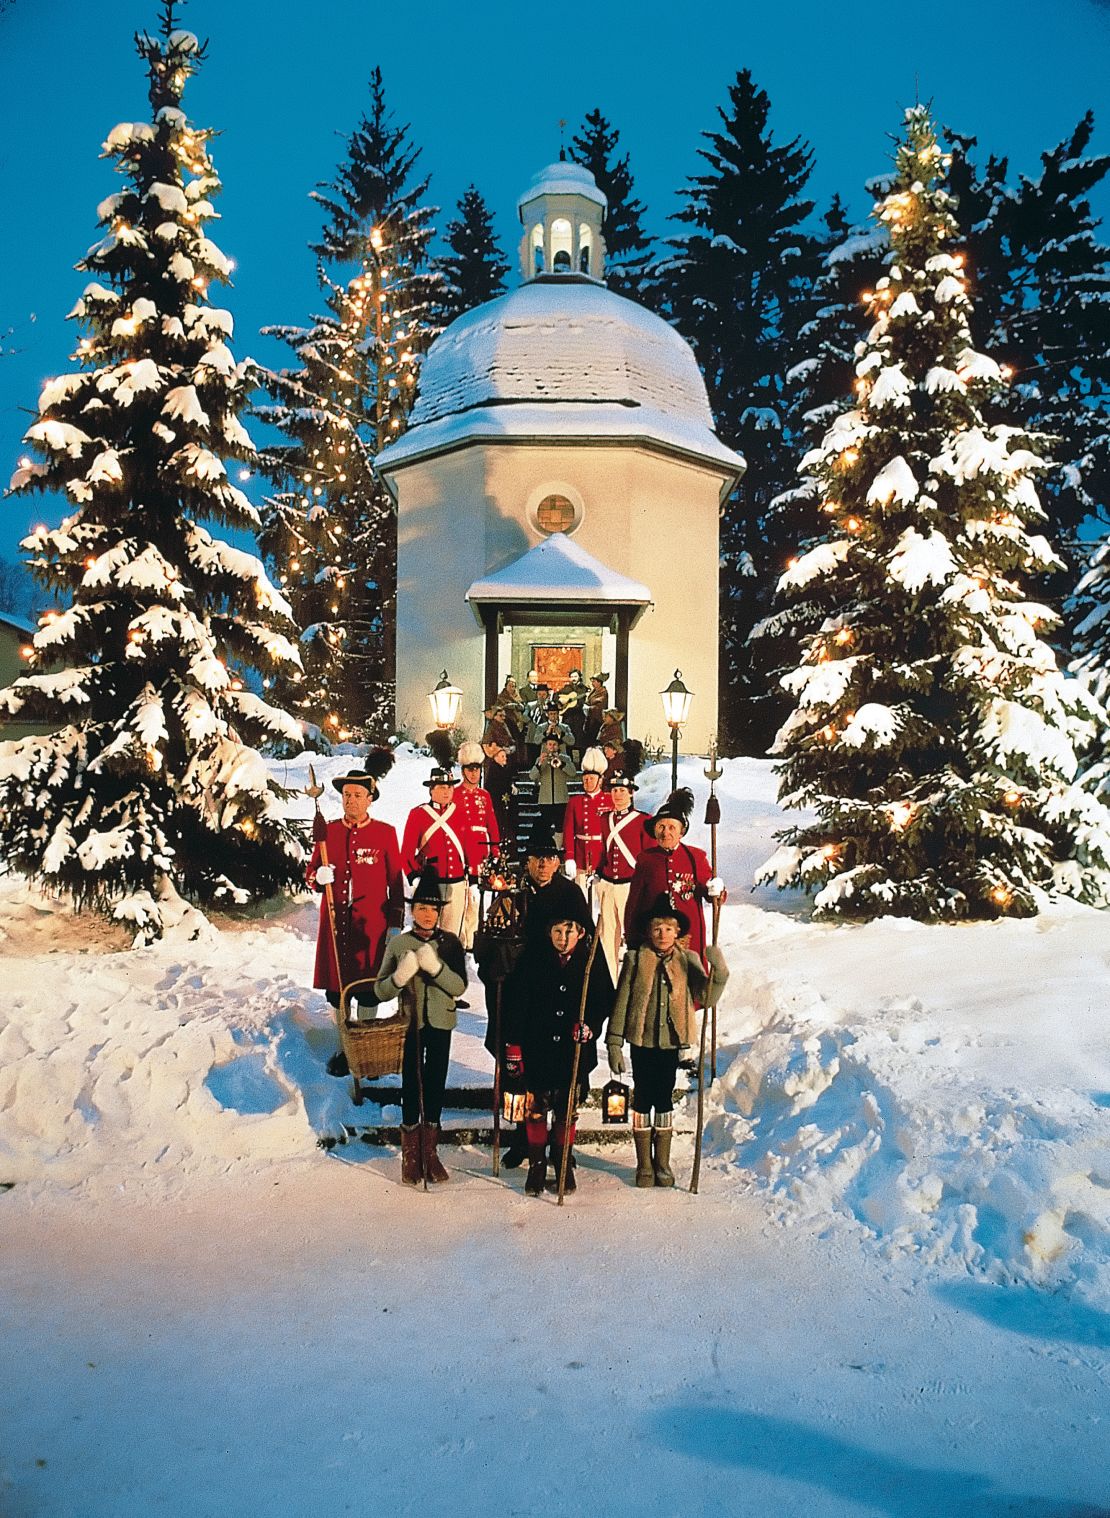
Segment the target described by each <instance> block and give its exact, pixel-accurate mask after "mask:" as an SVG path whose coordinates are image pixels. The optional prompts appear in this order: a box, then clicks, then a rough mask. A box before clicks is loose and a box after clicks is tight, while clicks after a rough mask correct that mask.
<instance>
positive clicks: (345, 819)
mask: <svg viewBox="0 0 1110 1518" xmlns="http://www.w3.org/2000/svg"><path fill="white" fill-rule="evenodd" d="M389 762H390V763H392V756H390V759H389ZM332 785H334V786H335V788H336V790H337V791H339V793H340V795H341V796H342V797H343V816H342V817H340V818H337V819H336V820H335V821H333V822H329V823H327V824H326V827H325V833H324V839H323V845H322V846H321V844H320V843H317V844H316V846H315V847H314V848H313V850H312V858H311V859H310V860H309V863H308V871H307V878H308V887H309V890H312V891H319V892H321V893H324V887H325V885H330V886H331V888H332V890H331V894H332V901H333V903H334V906H335V943H334V944H333V941H332V930H331V921H330V919H329V914H328V903H327V897H326V894H325V895H324V899H323V900H322V901H321V902H320V925H319V930H318V933H317V937H316V973H315V975H314V976H313V981H312V984H313V985H314V986H316V987H318V988H319V989H321V990H323V991H324V992H325V993H326V995H327V999H328V1002H329V1004H330V1005H331V1006H333V1007H338V1005H339V993H340V990H341V987H342V986H343V985H347V984H349V983H350V982H351V981H353V980H364V979H370V978H372V977H373V976H375V975H376V974H377V971H378V965H379V964H380V962H381V958H382V953H383V951H384V949H385V940H386V935H387V934H388V932H389V929H390V928H399V927H400V926H401V924H402V923H403V922H404V919H405V897H404V884H403V881H402V878H401V851H400V849H399V848H398V846H397V834H396V833H395V832H394V830H393V828H392V827H391V826H390V824H389V823H388V822H377V821H375V819H374V818H372V817H371V816H370V805H371V803H372V802H373V800H374V798H375V797H376V796H377V794H378V777H377V776H376V775H374V774H371V773H369V771H366V770H357V771H352V772H351V773H349V774H346V775H338V776H336V778H335V779H334V780H333V781H332ZM323 851H326V853H327V859H328V862H327V864H326V865H325V864H324V863H323ZM336 944H338V947H339V964H338V965H336V962H335V945H336ZM346 1065H347V1061H346V1059H345V1058H344V1057H343V1054H342V1051H340V1052H339V1054H338V1055H335V1056H333V1057H332V1059H331V1060H330V1061H329V1062H328V1070H329V1072H330V1073H331V1074H333V1075H346V1073H347V1069H346Z"/></svg>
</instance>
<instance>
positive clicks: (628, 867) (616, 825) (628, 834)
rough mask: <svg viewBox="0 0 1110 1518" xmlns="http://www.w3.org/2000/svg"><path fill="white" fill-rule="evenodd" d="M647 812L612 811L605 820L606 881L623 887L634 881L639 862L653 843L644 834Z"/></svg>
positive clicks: (603, 872) (603, 865)
mask: <svg viewBox="0 0 1110 1518" xmlns="http://www.w3.org/2000/svg"><path fill="white" fill-rule="evenodd" d="M646 821H647V813H646V812H638V811H637V810H636V808H635V807H631V808H630V809H629V810H628V811H627V812H619V813H618V812H614V811H610V812H609V813H608V814H607V815H606V817H605V818H604V832H605V837H604V838H603V840H602V844H601V849H602V857H601V869H600V870H599V871H598V873H599V874H600V876H601V878H602V879H603V880H611V881H612V882H613V884H614V885H623V884H624V883H625V881H628V880H631V879H632V875H633V872H634V870H635V868H636V861H637V859H639V857H640V855H641V854H642V853H643V851H644V850H645V849H646V848H647V847H648V845H649V844H650V843H651V835H650V834H648V833H645V832H644V823H645V822H646Z"/></svg>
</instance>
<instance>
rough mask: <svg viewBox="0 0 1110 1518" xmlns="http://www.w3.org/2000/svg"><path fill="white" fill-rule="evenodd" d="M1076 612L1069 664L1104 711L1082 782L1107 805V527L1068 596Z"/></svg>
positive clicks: (1109, 608)
mask: <svg viewBox="0 0 1110 1518" xmlns="http://www.w3.org/2000/svg"><path fill="white" fill-rule="evenodd" d="M1072 612H1073V615H1075V616H1076V619H1077V620H1076V628H1075V638H1074V646H1075V657H1074V659H1073V660H1072V664H1071V668H1072V670H1073V671H1074V672H1075V673H1076V674H1077V675H1079V676H1080V677H1081V678H1082V679H1085V680H1086V681H1087V683H1088V685H1089V686H1090V687H1091V690H1092V691H1093V692H1094V694H1095V696H1096V697H1097V699H1098V700H1099V702H1101V704H1102V707H1103V711H1104V713H1107V715H1104V716H1103V719H1102V721H1101V722H1100V723H1099V726H1098V731H1097V732H1096V733H1095V735H1094V738H1093V739H1092V741H1091V743H1090V744H1089V745H1088V747H1087V749H1086V750H1085V751H1084V753H1083V756H1082V765H1083V773H1082V779H1083V784H1084V785H1085V786H1086V787H1087V789H1088V790H1090V791H1093V792H1094V794H1095V795H1096V796H1098V797H1099V799H1100V800H1102V801H1103V802H1105V803H1106V805H1107V806H1110V530H1106V529H1104V530H1103V535H1102V539H1101V541H1100V542H1099V543H1098V545H1097V547H1096V548H1095V550H1094V552H1093V553H1092V554H1091V559H1090V563H1089V565H1088V567H1087V571H1086V573H1085V574H1084V575H1083V577H1082V578H1081V579H1080V581H1079V584H1078V585H1077V586H1076V589H1075V594H1074V596H1073V597H1072Z"/></svg>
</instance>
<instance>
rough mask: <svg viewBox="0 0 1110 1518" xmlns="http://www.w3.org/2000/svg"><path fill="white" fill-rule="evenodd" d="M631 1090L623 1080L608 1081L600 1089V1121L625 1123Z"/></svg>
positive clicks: (630, 1099)
mask: <svg viewBox="0 0 1110 1518" xmlns="http://www.w3.org/2000/svg"><path fill="white" fill-rule="evenodd" d="M631 1101H632V1092H631V1090H630V1089H629V1088H628V1087H627V1086H626V1085H625V1084H624V1082H623V1081H617V1080H613V1081H609V1083H608V1084H607V1085H605V1086H603V1087H602V1090H601V1121H602V1122H603V1123H627V1121H628V1109H629V1106H630V1104H631Z"/></svg>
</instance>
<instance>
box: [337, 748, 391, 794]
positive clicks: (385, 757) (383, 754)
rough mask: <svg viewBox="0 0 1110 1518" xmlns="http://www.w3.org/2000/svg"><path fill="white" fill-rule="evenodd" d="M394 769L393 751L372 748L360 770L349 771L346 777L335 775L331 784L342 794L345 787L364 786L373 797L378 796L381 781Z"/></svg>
mask: <svg viewBox="0 0 1110 1518" xmlns="http://www.w3.org/2000/svg"><path fill="white" fill-rule="evenodd" d="M392 768H393V750H392V749H391V748H372V749H371V750H370V752H369V753H368V754H367V755H366V758H365V759H364V760H363V762H362V768H361V769H360V770H348V772H347V773H346V774H345V775H333V776H332V782H331V783H332V785H333V786H334V787H335V789H336V790H337V791H339V792H340V794H342V791H343V787H344V786H345V785H364V786H365V787H366V789H367V790H368V791H369V792H370V794H371V796H376V795H377V794H378V782H379V780H384V779H385V777H386V775H388V774H389V772H390V770H391V769H392Z"/></svg>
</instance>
